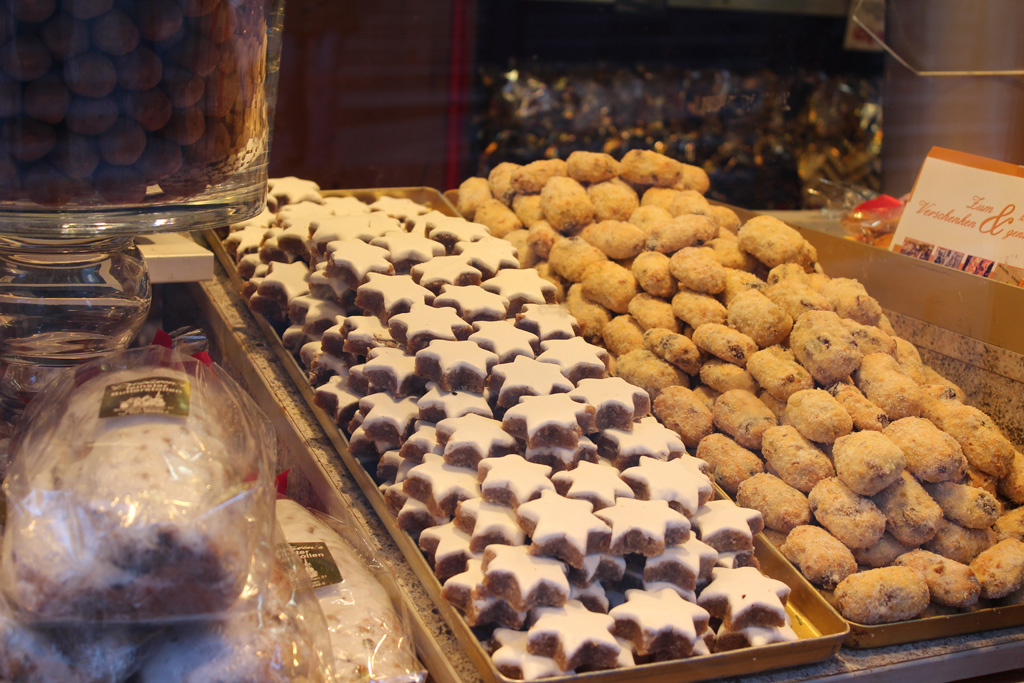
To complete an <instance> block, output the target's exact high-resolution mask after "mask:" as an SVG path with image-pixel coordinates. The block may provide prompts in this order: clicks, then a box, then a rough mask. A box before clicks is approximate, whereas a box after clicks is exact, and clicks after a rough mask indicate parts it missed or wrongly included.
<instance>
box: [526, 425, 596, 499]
mask: <svg viewBox="0 0 1024 683" xmlns="http://www.w3.org/2000/svg"><path fill="white" fill-rule="evenodd" d="M523 457H524V458H526V459H527V460H529V461H530V462H539V463H541V464H544V465H549V466H550V467H551V468H552V469H553V470H555V471H557V472H560V471H562V470H571V469H573V468H575V467H576V466H577V464H578V463H580V462H583V461H586V462H591V463H593V462H597V461H598V457H597V444H595V443H594V442H593V441H591V440H590V439H589V438H587V437H585V436H581V437H580V438H579V440H578V441H577V442H576V445H575V446H572V447H565V446H536V447H534V448H527V449H526V450H525V451H523ZM591 502H593V501H591ZM595 507H600V506H595Z"/></svg>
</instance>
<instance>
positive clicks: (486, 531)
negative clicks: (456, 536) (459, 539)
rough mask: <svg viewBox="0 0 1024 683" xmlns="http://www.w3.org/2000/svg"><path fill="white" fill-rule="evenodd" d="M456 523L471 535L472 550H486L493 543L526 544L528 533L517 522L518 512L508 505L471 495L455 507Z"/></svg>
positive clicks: (470, 546)
mask: <svg viewBox="0 0 1024 683" xmlns="http://www.w3.org/2000/svg"><path fill="white" fill-rule="evenodd" d="M455 526H457V527H458V528H459V529H462V530H463V531H465V532H466V533H467V534H469V535H470V538H469V549H470V550H471V551H473V552H475V553H482V552H483V551H484V549H485V548H486V547H487V546H489V545H491V544H492V543H498V544H501V545H523V544H524V543H526V534H525V533H524V532H523V530H522V528H520V526H519V523H518V522H517V521H516V513H515V511H514V510H512V508H510V507H507V506H505V505H497V504H495V503H488V502H487V501H486V500H484V499H483V498H471V499H469V500H464V501H462V502H461V503H459V505H458V507H456V508H455Z"/></svg>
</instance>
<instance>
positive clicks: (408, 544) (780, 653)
mask: <svg viewBox="0 0 1024 683" xmlns="http://www.w3.org/2000/svg"><path fill="white" fill-rule="evenodd" d="M323 194H324V195H325V196H354V197H357V198H358V199H361V200H363V201H371V202H372V201H373V200H375V199H377V198H378V197H381V196H384V195H387V196H392V197H404V198H408V199H412V200H413V201H416V202H419V203H421V204H424V205H425V206H428V207H430V208H432V209H436V210H438V211H440V212H442V213H445V214H447V215H451V216H457V215H458V213H457V212H456V210H455V208H454V206H453V205H452V203H450V202H449V201H448V200H447V198H446V197H444V196H443V195H441V194H440V193H439V192H437V191H436V190H433V189H430V188H422V187H414V188H389V189H361V190H334V191H326V192H324V193H323ZM206 238H207V240H208V241H209V243H210V246H211V248H212V249H213V251H214V253H215V254H216V255H217V258H218V259H219V260H220V262H221V264H222V265H223V266H224V269H225V270H226V271H227V272H228V274H229V275H230V277H231V279H232V280H233V282H234V283H235V285H236V286H238V287H240V286H241V280H240V278H239V277H238V274H237V271H236V269H235V264H234V262H233V260H232V259H231V257H230V256H229V255H228V254H227V252H225V251H224V249H223V247H222V246H221V243H220V240H219V239H218V238H217V236H216V234H215V233H214V232H213V231H207V232H206ZM254 317H255V318H256V321H257V324H258V325H259V327H260V329H261V330H262V331H263V333H264V335H265V336H266V339H267V340H268V342H269V343H270V345H271V347H272V348H273V349H274V352H275V353H276V354H277V356H278V358H279V359H280V360H281V362H282V363H283V364H284V367H285V369H286V370H287V372H288V374H289V375H290V376H291V378H292V380H293V381H294V382H295V385H296V386H297V387H298V389H299V392H300V393H301V395H302V396H303V398H304V399H305V401H306V403H307V404H308V406H309V408H310V409H311V410H312V412H313V414H314V415H315V416H316V418H317V420H318V421H319V423H320V425H321V426H322V427H323V429H324V432H325V433H326V435H327V437H328V438H329V439H330V441H331V442H332V444H333V445H334V447H335V449H336V450H337V452H338V455H339V457H340V458H341V460H342V462H343V463H344V465H345V467H346V468H347V469H348V471H349V472H350V474H351V475H352V477H353V479H354V480H355V481H356V483H357V484H358V485H359V488H360V489H361V490H362V492H363V494H364V495H365V496H366V498H367V499H368V500H369V502H370V504H371V506H372V507H373V509H374V511H375V512H376V513H377V515H378V516H379V517H380V519H381V521H382V522H383V524H384V526H385V527H386V528H387V529H388V532H389V533H390V534H391V536H392V538H393V539H394V541H395V544H396V545H397V546H398V547H399V549H400V550H401V551H402V554H403V555H404V556H405V559H406V561H407V562H408V563H409V565H410V567H411V568H412V570H413V572H414V573H415V574H416V576H417V578H418V579H419V580H420V582H421V583H422V584H423V586H424V588H425V590H426V592H427V593H428V594H429V595H430V597H431V599H432V600H433V602H434V604H435V605H436V606H437V608H438V610H439V611H440V613H441V614H442V616H443V617H444V618H445V620H446V621H447V622H448V624H449V626H450V627H451V629H452V631H453V632H454V633H455V635H456V637H457V638H458V640H459V641H460V642H461V644H462V645H463V647H464V649H465V651H466V653H467V654H468V656H469V659H470V661H472V662H473V664H474V665H475V666H476V668H477V670H478V671H479V673H480V675H481V676H482V677H483V678H484V679H485V680H487V681H494V682H501V683H507V682H509V681H511V680H512V679H509V678H507V677H505V676H504V675H502V674H501V673H500V672H499V671H498V670H497V669H496V668H495V667H494V664H493V662H492V661H491V658H490V656H489V655H488V654H487V652H485V651H484V648H483V646H482V645H481V644H480V641H479V640H478V639H477V637H476V635H475V634H474V633H473V631H472V629H471V628H470V626H469V625H468V624H467V623H466V621H465V620H464V619H463V617H462V615H461V614H460V613H459V612H458V610H456V609H455V608H453V607H452V606H451V605H450V604H449V603H448V602H447V601H446V600H444V599H443V598H442V597H441V584H440V582H439V581H438V580H437V577H436V576H435V575H434V573H433V571H432V570H431V568H430V565H429V564H428V563H427V560H426V558H425V557H424V556H423V554H422V553H421V552H420V549H419V547H418V546H417V545H416V543H415V541H414V540H413V539H412V538H411V537H410V536H409V535H408V534H406V533H405V532H404V531H402V530H401V529H399V528H398V526H397V525H396V524H395V522H394V518H393V516H392V514H391V512H390V511H389V510H388V508H387V505H386V503H385V500H384V496H383V495H382V493H381V491H380V489H378V487H377V484H376V482H375V481H374V480H373V477H372V475H371V473H370V472H369V471H367V469H366V468H365V467H364V466H363V464H362V463H361V462H360V461H359V460H358V459H357V458H355V457H354V456H352V454H351V453H350V452H349V450H348V441H347V438H346V437H345V435H344V434H343V433H342V431H341V430H340V429H339V428H338V425H336V424H335V423H334V420H332V419H331V418H330V416H328V415H327V414H326V413H325V412H324V411H323V410H321V409H320V408H319V407H317V406H316V405H315V403H314V401H313V396H314V394H313V389H312V387H310V385H309V383H308V382H307V381H306V374H305V371H304V370H303V369H302V368H301V366H300V365H299V363H298V362H297V361H296V359H295V358H294V357H293V356H292V354H291V353H290V352H289V351H288V350H287V349H286V348H285V347H284V345H283V344H282V343H281V340H280V338H279V337H278V335H277V333H276V331H275V330H274V329H273V327H272V326H271V325H270V324H269V323H268V322H267V321H266V320H264V319H263V317H262V316H259V315H255V316H254ZM755 549H756V555H757V558H758V561H759V562H760V563H761V568H762V571H763V572H764V573H765V574H767V575H769V576H771V577H773V578H776V579H779V580H781V581H783V582H785V583H786V584H787V585H788V586H789V587H790V589H791V591H792V592H791V594H790V598H789V603H788V605H787V612H788V613H789V616H790V620H791V622H792V625H793V629H794V631H796V633H797V634H798V635H799V636H800V640H798V641H794V642H789V643H777V644H774V645H768V646H763V647H758V648H747V649H744V650H735V651H732V652H722V653H717V654H712V655H707V656H703V657H695V658H691V659H686V660H677V661H671V662H661V663H655V664H642V665H638V666H634V667H630V668H626V669H612V670H608V671H599V672H591V673H586V674H578V675H568V676H560V677H556V678H551V679H545V680H551V681H553V682H554V683H568V681H570V680H572V681H577V680H582V681H595V682H602V683H603V682H608V683H612V682H619V681H652V682H659V683H660V682H664V683H686V682H688V681H699V680H705V679H709V678H720V677H725V676H740V675H750V674H754V673H758V672H762V671H766V670H770V669H778V668H785V667H792V666H799V665H802V664H810V663H813V662H817V661H821V660H823V659H827V658H829V657H832V656H833V655H835V654H836V653H837V652H838V651H839V647H840V645H841V644H842V643H843V639H844V638H845V637H846V634H847V633H848V626H847V624H846V622H845V621H844V620H843V618H842V617H841V616H839V614H838V613H837V612H836V611H835V610H834V609H833V608H832V607H831V606H830V605H829V604H828V602H827V601H825V600H824V599H823V598H822V597H821V595H819V594H818V592H817V591H816V590H815V588H814V587H813V586H812V585H811V584H810V583H808V582H807V580H806V579H804V577H803V576H802V575H801V574H800V573H799V572H798V571H797V570H796V569H795V568H794V567H793V566H792V565H791V564H790V563H789V562H788V561H787V560H786V559H785V558H784V557H783V556H782V555H781V554H780V553H779V552H778V551H777V550H776V549H775V548H774V547H772V546H771V544H770V543H769V542H768V541H767V540H766V539H765V538H764V537H763V536H761V535H760V534H759V535H758V536H757V537H756V538H755Z"/></svg>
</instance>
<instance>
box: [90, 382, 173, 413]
mask: <svg viewBox="0 0 1024 683" xmlns="http://www.w3.org/2000/svg"><path fill="white" fill-rule="evenodd" d="M190 387H191V385H190V384H189V382H188V380H185V379H174V378H172V377H145V378H143V379H135V380H132V381H130V382H119V383H117V384H110V385H108V386H107V388H106V389H105V390H104V391H103V399H102V401H101V402H100V417H125V416H128V415H179V416H182V417H185V416H187V415H188V410H189V396H190Z"/></svg>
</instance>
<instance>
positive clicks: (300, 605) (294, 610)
mask: <svg viewBox="0 0 1024 683" xmlns="http://www.w3.org/2000/svg"><path fill="white" fill-rule="evenodd" d="M276 541H277V542H278V543H277V552H275V553H273V554H271V555H268V556H266V557H265V558H264V559H267V560H270V562H269V563H270V564H271V565H272V566H271V567H270V571H269V573H268V574H267V575H266V576H267V580H266V582H265V584H263V585H261V584H260V583H259V582H260V581H261V579H260V578H258V575H256V574H254V575H253V576H251V577H250V582H249V586H248V587H247V590H246V594H245V596H244V597H243V598H242V599H240V600H239V601H238V603H237V604H236V605H234V606H233V608H232V609H230V610H228V611H227V612H225V613H224V615H222V616H221V618H218V619H207V620H204V621H199V622H188V623H182V624H180V625H176V626H174V627H173V628H170V629H168V630H166V631H164V632H162V633H160V634H159V635H158V636H156V637H155V638H154V639H153V641H152V642H151V643H150V647H149V649H148V652H147V654H146V656H145V658H144V660H143V662H142V664H141V665H140V669H139V672H138V675H137V676H136V677H135V678H134V679H133V680H136V681H138V683H165V682H166V681H181V682H182V683H225V682H226V681H260V683H286V682H288V683H328V681H333V680H335V679H334V677H333V666H332V662H331V657H330V655H329V654H327V653H328V650H329V643H328V634H327V625H326V624H325V622H324V615H323V613H322V612H321V611H320V605H319V604H318V603H317V600H316V597H315V596H314V595H313V589H312V586H311V585H310V582H309V580H308V579H306V577H305V575H304V573H300V572H301V568H300V567H301V565H300V564H299V561H298V560H297V559H296V557H295V555H294V554H293V553H292V552H291V551H290V550H289V549H288V547H287V546H286V545H284V544H283V538H282V537H281V535H280V531H278V532H277V537H276ZM344 680H350V679H344Z"/></svg>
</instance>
